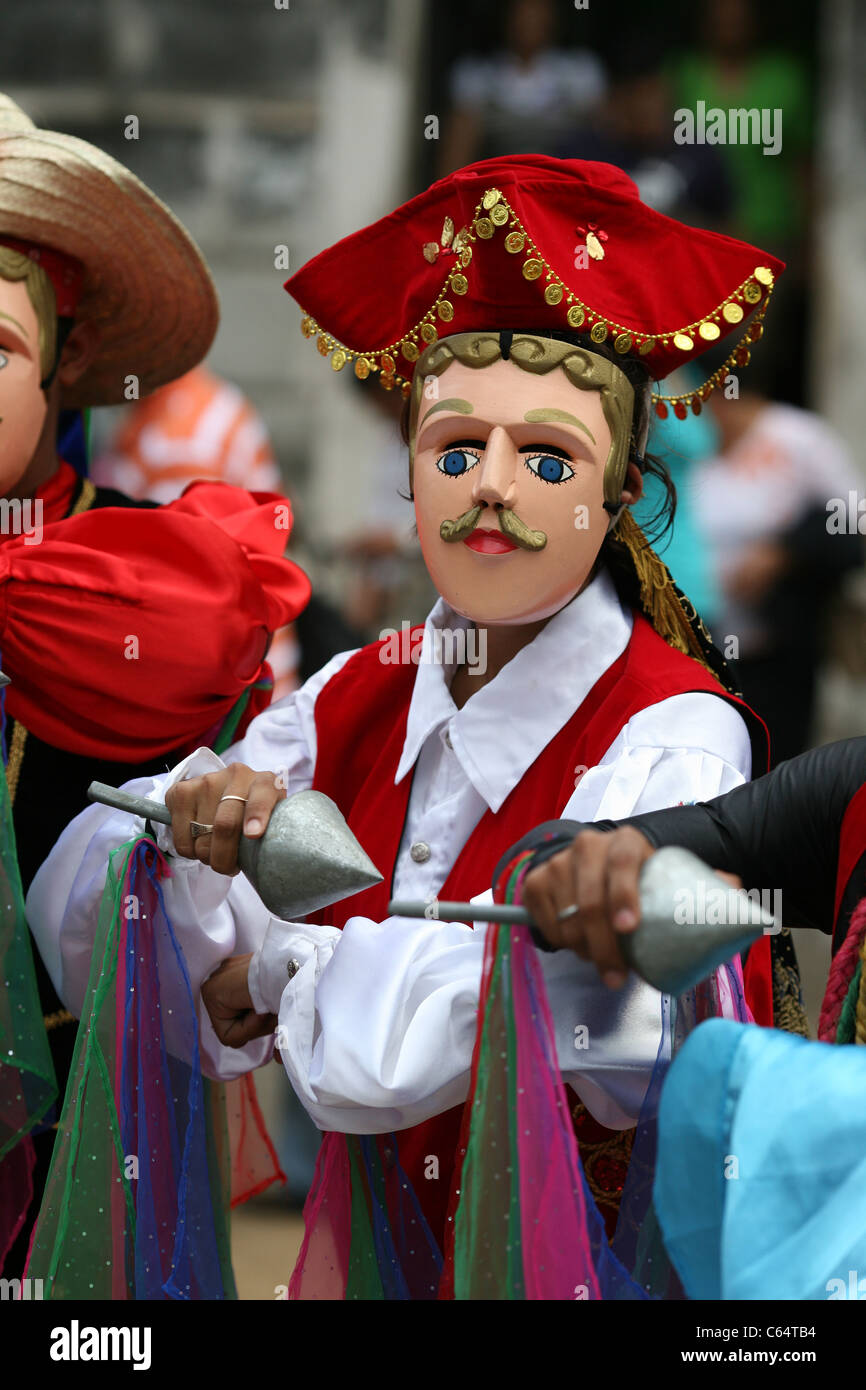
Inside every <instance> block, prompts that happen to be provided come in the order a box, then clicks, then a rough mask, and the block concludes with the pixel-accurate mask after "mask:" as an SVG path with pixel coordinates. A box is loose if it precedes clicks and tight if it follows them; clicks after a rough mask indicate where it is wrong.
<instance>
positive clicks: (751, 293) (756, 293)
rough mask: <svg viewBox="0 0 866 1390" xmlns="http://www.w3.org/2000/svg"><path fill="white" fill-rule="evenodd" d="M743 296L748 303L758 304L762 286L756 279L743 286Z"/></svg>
mask: <svg viewBox="0 0 866 1390" xmlns="http://www.w3.org/2000/svg"><path fill="white" fill-rule="evenodd" d="M743 298H744V299H745V301H746V303H747V304H757V302H758V300H759V299H760V298H761V287H760V285H758V284H756V283H755V281H754V280H750V281H749V283H748V284H747V285H744V286H743Z"/></svg>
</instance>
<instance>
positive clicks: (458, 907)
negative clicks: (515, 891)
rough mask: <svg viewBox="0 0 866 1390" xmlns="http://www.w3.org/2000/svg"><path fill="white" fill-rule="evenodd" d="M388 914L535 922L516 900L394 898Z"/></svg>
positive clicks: (523, 923)
mask: <svg viewBox="0 0 866 1390" xmlns="http://www.w3.org/2000/svg"><path fill="white" fill-rule="evenodd" d="M388 916H389V917H426V918H427V920H428V921H430V922H439V921H442V922H513V923H515V924H516V925H517V926H530V925H534V923H533V921H532V918H531V917H530V915H529V913H528V912H527V910H526V908H525V907H519V906H517V904H515V903H499V904H497V905H496V906H494V905H493V904H492V903H444V902H438V901H434V902H432V903H423V902H419V901H417V900H416V901H411V900H402V899H400V898H393V899H392V900H391V902H389V904H388Z"/></svg>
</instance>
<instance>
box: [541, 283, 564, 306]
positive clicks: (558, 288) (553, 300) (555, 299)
mask: <svg viewBox="0 0 866 1390" xmlns="http://www.w3.org/2000/svg"><path fill="white" fill-rule="evenodd" d="M562 294H563V290H562V285H548V287H547V289H546V290H545V291H544V298H545V301H546V302H547V303H548V304H559V303H560V301H561V300H562Z"/></svg>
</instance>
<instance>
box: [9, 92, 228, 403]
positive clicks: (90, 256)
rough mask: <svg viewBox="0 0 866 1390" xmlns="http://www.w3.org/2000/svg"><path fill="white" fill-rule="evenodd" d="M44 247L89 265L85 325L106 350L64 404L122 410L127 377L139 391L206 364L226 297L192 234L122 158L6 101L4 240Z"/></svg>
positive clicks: (81, 309) (80, 311) (78, 316)
mask: <svg viewBox="0 0 866 1390" xmlns="http://www.w3.org/2000/svg"><path fill="white" fill-rule="evenodd" d="M4 236H8V237H17V238H19V239H21V240H22V241H28V242H35V243H37V244H39V245H42V246H46V247H50V248H51V249H52V250H54V251H59V252H62V253H63V254H65V255H68V256H73V257H75V258H76V259H77V260H78V261H80V262H81V263H82V265H83V267H84V285H83V290H82V295H81V299H80V302H79V305H78V308H77V310H76V313H75V320H76V323H80V322H82V321H84V320H89V321H92V322H93V323H96V324H98V326H99V330H100V343H99V348H98V351H97V355H96V357H95V359H94V361H93V362H92V363H91V365H90V366H89V367H88V369H87V371H86V372H85V373H84V374H83V375H82V376H81V377H80V378H79V379H78V381H76V382H75V383H74V385H73V386H71V387H69V389H68V390H67V391H66V392H65V393H64V396H63V402H62V403H63V405H64V406H68V407H81V406H89V405H113V404H115V403H117V402H119V401H122V400H123V399H124V394H123V393H124V384H125V378H126V377H127V376H129V375H133V374H134V375H135V376H137V377H138V379H139V383H140V386H139V390H140V393H141V395H146V394H147V393H148V392H150V391H153V390H155V389H156V387H157V386H161V385H163V383H164V382H166V381H172V380H174V379H175V378H176V377H179V376H182V375H183V373H184V372H186V371H189V369H190V368H191V367H194V366H195V365H196V363H197V362H200V361H201V359H202V358H203V357H204V355H205V353H206V352H207V350H208V348H209V347H210V345H211V342H212V341H213V337H214V334H215V332H216V328H217V323H218V321H219V306H218V303H217V297H216V291H215V289H214V285H213V281H212V280H211V277H210V274H209V272H208V269H207V266H206V265H205V262H204V259H203V257H202V255H201V252H200V251H199V249H198V247H197V246H196V244H195V242H194V241H193V239H192V237H191V236H190V235H189V233H188V232H187V231H186V230H185V228H184V227H182V226H181V224H180V222H178V220H177V218H176V217H174V216H173V214H172V213H171V212H169V210H168V208H167V207H166V206H165V204H164V203H162V202H160V200H159V199H158V198H157V197H156V196H155V195H154V194H153V193H151V192H150V190H149V189H148V188H146V187H145V185H144V184H143V183H142V182H141V180H140V179H137V178H136V177H135V175H134V174H131V173H130V172H129V170H128V169H125V168H124V167H123V165H122V164H118V162H117V161H116V160H115V159H112V158H111V157H110V156H109V155H107V154H104V153H103V152H102V150H98V149H96V147H95V146H94V145H88V144H87V143H86V142H85V141H84V140H78V139H76V138H75V137H74V136H71V135H60V134H57V133H56V132H54V131H48V130H39V129H38V128H37V127H36V126H35V125H34V124H33V122H32V121H31V120H30V118H29V117H28V116H26V115H25V114H24V112H23V111H22V110H21V109H20V108H19V107H18V106H16V105H15V103H14V102H13V101H12V100H11V99H10V98H9V97H7V96H4V95H3V94H2V93H0V240H2V238H3V237H4Z"/></svg>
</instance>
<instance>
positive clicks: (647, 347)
mask: <svg viewBox="0 0 866 1390" xmlns="http://www.w3.org/2000/svg"><path fill="white" fill-rule="evenodd" d="M655 345H656V340H655V338H645V339H644V341H643V342H642V343H641V345H640V347H639V348H638V352H639V354H640V356H641V357H646V355H647V353H648V352H652V350H653V348H654V347H655Z"/></svg>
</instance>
